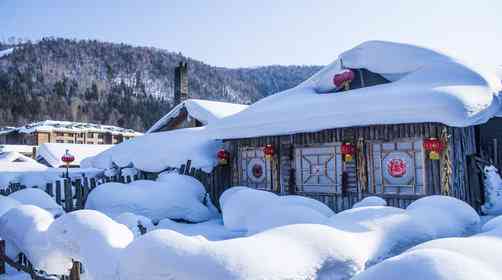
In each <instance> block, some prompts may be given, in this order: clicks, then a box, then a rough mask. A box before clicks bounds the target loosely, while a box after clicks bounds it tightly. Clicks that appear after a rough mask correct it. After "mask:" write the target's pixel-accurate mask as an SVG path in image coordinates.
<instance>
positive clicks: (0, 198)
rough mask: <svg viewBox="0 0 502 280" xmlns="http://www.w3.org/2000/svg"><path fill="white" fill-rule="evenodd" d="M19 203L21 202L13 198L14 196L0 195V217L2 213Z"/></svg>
mask: <svg viewBox="0 0 502 280" xmlns="http://www.w3.org/2000/svg"><path fill="white" fill-rule="evenodd" d="M19 205H21V203H19V201H17V200H15V199H14V198H12V197H8V196H5V195H0V217H2V215H3V214H5V213H6V212H7V211H9V210H10V209H11V208H14V207H16V206H19ZM0 237H1V235H0Z"/></svg>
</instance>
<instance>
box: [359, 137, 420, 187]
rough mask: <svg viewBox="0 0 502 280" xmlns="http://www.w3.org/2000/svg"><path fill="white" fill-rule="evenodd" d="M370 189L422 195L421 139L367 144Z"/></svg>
mask: <svg viewBox="0 0 502 280" xmlns="http://www.w3.org/2000/svg"><path fill="white" fill-rule="evenodd" d="M369 145H370V146H369V149H368V150H369V158H370V161H369V164H368V165H369V166H368V169H369V170H368V171H369V172H368V173H369V186H370V188H369V191H370V192H374V193H389V194H411V195H413V194H417V195H420V194H425V183H424V182H425V180H424V175H425V174H424V157H423V151H422V149H423V148H422V147H423V145H422V140H421V139H410V140H400V141H395V142H388V143H375V142H370V143H369Z"/></svg>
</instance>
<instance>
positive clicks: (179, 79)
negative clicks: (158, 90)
mask: <svg viewBox="0 0 502 280" xmlns="http://www.w3.org/2000/svg"><path fill="white" fill-rule="evenodd" d="M187 99H188V64H187V63H186V62H180V64H179V65H178V66H177V67H176V69H175V70H174V106H176V105H178V104H180V103H181V102H183V101H185V100H187Z"/></svg>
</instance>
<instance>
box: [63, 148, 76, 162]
mask: <svg viewBox="0 0 502 280" xmlns="http://www.w3.org/2000/svg"><path fill="white" fill-rule="evenodd" d="M61 161H62V162H64V163H65V164H66V165H70V163H72V162H73V161H75V157H74V156H73V155H72V154H70V151H68V150H66V152H65V153H64V155H63V156H62V157H61Z"/></svg>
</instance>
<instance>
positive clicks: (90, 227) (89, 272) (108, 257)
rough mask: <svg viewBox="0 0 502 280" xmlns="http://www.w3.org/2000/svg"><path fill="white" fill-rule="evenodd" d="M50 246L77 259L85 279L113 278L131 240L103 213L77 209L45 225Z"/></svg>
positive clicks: (121, 227)
mask: <svg viewBox="0 0 502 280" xmlns="http://www.w3.org/2000/svg"><path fill="white" fill-rule="evenodd" d="M48 234H49V241H50V243H51V244H52V246H53V247H54V248H55V249H56V250H58V251H60V252H62V254H64V255H65V256H66V257H68V258H72V259H74V260H77V261H80V262H81V263H82V264H83V266H84V268H85V271H86V277H87V278H85V279H90V280H107V279H110V280H112V279H113V280H114V279H117V278H116V268H117V262H118V259H119V256H120V254H121V252H122V251H123V249H124V248H125V247H127V245H129V243H131V241H132V240H133V238H134V237H133V234H132V232H131V231H130V230H129V229H128V228H127V227H126V226H124V225H122V224H119V223H117V222H115V221H113V220H112V219H110V218H109V217H107V216H106V215H104V214H102V213H99V212H97V211H93V210H79V211H75V212H71V213H68V214H66V215H63V216H62V217H60V218H58V219H57V220H55V221H54V222H53V223H52V224H51V225H50V227H49V229H48Z"/></svg>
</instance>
